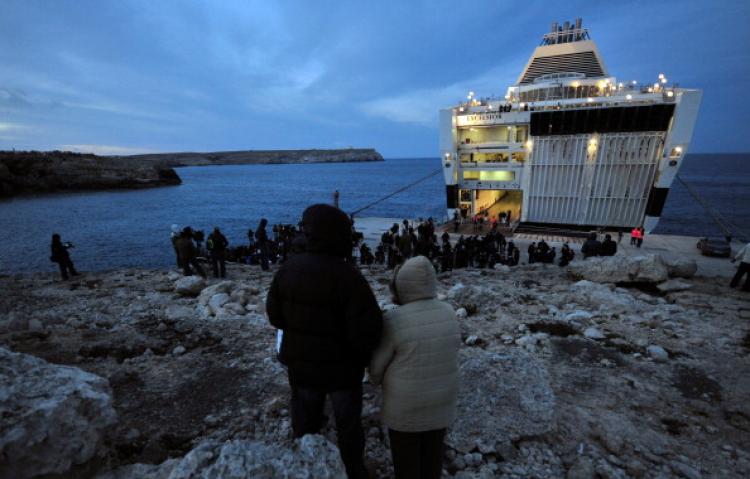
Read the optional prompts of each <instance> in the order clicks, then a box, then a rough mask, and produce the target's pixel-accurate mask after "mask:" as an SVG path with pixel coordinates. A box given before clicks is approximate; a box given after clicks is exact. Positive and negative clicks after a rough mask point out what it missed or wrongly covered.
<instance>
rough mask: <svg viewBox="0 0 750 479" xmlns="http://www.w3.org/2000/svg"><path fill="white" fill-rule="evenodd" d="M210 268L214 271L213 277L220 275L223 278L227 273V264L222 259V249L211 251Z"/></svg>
mask: <svg viewBox="0 0 750 479" xmlns="http://www.w3.org/2000/svg"><path fill="white" fill-rule="evenodd" d="M211 269H212V270H213V273H214V278H218V277H219V276H221V277H222V278H224V277H225V276H226V275H227V265H226V262H225V261H224V252H223V251H214V252H212V253H211Z"/></svg>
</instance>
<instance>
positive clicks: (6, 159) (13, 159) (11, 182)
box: [0, 151, 182, 198]
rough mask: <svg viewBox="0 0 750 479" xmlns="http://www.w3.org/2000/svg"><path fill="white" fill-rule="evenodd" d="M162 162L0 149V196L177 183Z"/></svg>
mask: <svg viewBox="0 0 750 479" xmlns="http://www.w3.org/2000/svg"><path fill="white" fill-rule="evenodd" d="M180 183H182V180H181V179H180V177H179V176H178V175H177V173H176V172H175V171H174V169H172V168H170V167H169V166H166V165H165V164H163V163H156V162H144V161H131V160H127V159H121V158H110V157H104V156H97V155H90V154H82V153H71V152H66V151H50V152H38V151H21V152H16V151H2V152H0V198H2V197H11V196H15V195H18V194H28V193H51V192H56V191H79V190H103V189H119V188H150V187H155V186H168V185H179V184H180Z"/></svg>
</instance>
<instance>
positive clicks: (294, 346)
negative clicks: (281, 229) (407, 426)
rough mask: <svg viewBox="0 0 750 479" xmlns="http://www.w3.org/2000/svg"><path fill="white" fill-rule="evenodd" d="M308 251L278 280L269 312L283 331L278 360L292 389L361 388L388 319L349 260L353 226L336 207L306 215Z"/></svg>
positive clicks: (271, 293)
mask: <svg viewBox="0 0 750 479" xmlns="http://www.w3.org/2000/svg"><path fill="white" fill-rule="evenodd" d="M302 223H303V228H304V233H305V244H306V246H305V251H304V252H301V253H298V254H295V255H292V256H290V257H289V259H288V260H287V261H286V262H285V263H284V264H283V266H282V267H281V268H280V269H279V271H278V272H277V273H276V275H275V276H274V278H273V281H272V282H271V288H270V290H269V292H268V297H267V299H266V311H267V313H268V318H269V320H270V322H271V324H272V325H273V326H275V327H276V328H278V329H281V330H283V331H284V336H283V340H282V343H281V351H280V353H279V358H280V360H281V362H282V363H283V364H285V365H286V366H287V368H288V372H289V382H290V383H291V385H292V386H299V387H304V388H310V389H316V390H323V391H336V390H341V389H349V388H352V387H355V386H358V385H360V384H361V382H362V378H363V376H364V368H365V366H367V364H368V363H369V361H370V357H371V355H372V352H373V350H374V349H375V347H376V346H377V345H378V343H379V342H380V335H381V329H382V315H381V312H380V307H379V306H378V303H377V301H376V300H375V296H374V295H373V294H372V291H371V290H370V285H369V284H368V283H367V281H366V280H365V278H364V277H363V276H362V274H360V272H359V270H358V269H357V268H355V267H354V266H353V265H352V264H351V263H350V262H347V261H346V257H348V256H349V254H350V251H351V222H350V221H349V218H348V217H347V216H346V214H345V213H344V212H343V211H341V210H339V209H338V208H334V207H333V206H330V205H313V206H311V207H309V208H307V209H306V210H305V213H304V215H303V217H302Z"/></svg>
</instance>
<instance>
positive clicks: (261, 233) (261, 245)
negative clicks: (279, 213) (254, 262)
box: [255, 218, 271, 271]
mask: <svg viewBox="0 0 750 479" xmlns="http://www.w3.org/2000/svg"><path fill="white" fill-rule="evenodd" d="M266 225H268V220H267V219H265V218H262V219H261V220H260V223H259V224H258V228H256V230H255V241H256V243H257V245H258V249H259V250H260V267H261V269H262V270H263V271H268V259H269V256H270V254H271V252H270V247H271V244H270V242H269V241H268V233H266Z"/></svg>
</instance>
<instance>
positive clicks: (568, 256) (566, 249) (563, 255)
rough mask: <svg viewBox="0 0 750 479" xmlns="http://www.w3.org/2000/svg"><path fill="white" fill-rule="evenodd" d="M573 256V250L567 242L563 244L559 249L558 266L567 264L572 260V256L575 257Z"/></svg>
mask: <svg viewBox="0 0 750 479" xmlns="http://www.w3.org/2000/svg"><path fill="white" fill-rule="evenodd" d="M575 256H576V254H575V252H574V251H573V250H572V249H570V246H568V243H565V244H563V246H562V249H561V250H560V263H559V264H560V266H561V267H562V266H567V265H568V264H569V263H570V262H571V261H573V258H575Z"/></svg>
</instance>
